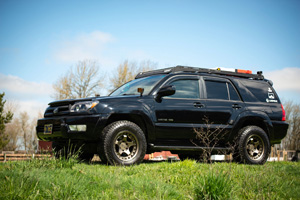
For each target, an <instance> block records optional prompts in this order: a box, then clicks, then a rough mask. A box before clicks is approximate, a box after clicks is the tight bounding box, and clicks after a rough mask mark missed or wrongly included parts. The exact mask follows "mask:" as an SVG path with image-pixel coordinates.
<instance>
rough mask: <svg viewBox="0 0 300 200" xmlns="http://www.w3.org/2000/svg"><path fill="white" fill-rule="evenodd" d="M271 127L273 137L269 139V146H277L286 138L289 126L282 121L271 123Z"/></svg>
mask: <svg viewBox="0 0 300 200" xmlns="http://www.w3.org/2000/svg"><path fill="white" fill-rule="evenodd" d="M272 125H273V137H272V138H270V142H271V144H279V143H280V142H281V140H282V139H283V138H284V137H285V136H286V134H287V131H288V128H289V124H288V123H287V122H283V121H272Z"/></svg>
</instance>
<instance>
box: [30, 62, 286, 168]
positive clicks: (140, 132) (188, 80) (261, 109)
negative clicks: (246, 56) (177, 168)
mask: <svg viewBox="0 0 300 200" xmlns="http://www.w3.org/2000/svg"><path fill="white" fill-rule="evenodd" d="M207 122H209V123H210V126H209V127H210V128H211V129H213V130H214V129H219V130H222V131H224V133H225V134H222V136H223V138H220V139H219V141H218V144H214V146H213V148H214V149H218V150H219V149H223V150H228V151H230V150H231V153H233V158H234V159H235V160H236V161H239V162H243V163H248V164H264V163H265V162H266V160H267V158H268V156H269V153H270V146H271V145H273V144H278V143H280V141H281V139H283V138H284V137H285V135H286V133H287V129H288V124H287V123H286V122H285V111H284V109H283V106H282V105H281V103H280V100H279V97H278V96H277V94H276V92H275V90H274V88H273V87H272V82H271V81H270V80H267V79H265V78H264V77H263V75H262V72H258V73H257V74H252V72H249V71H244V70H236V71H234V72H229V71H224V70H212V69H203V68H195V67H185V66H176V67H171V68H166V69H160V70H153V71H149V72H142V73H139V74H138V75H137V76H136V78H135V80H132V81H130V82H128V83H126V84H124V85H122V86H121V87H119V88H118V89H116V90H115V91H114V92H112V93H111V94H110V95H109V96H107V97H91V98H85V99H69V100H61V101H54V102H51V103H49V107H48V108H47V109H46V111H45V114H44V118H43V119H39V120H38V124H37V127H36V131H37V136H38V138H39V139H40V140H45V141H53V143H52V146H53V149H54V150H55V151H57V152H60V151H61V150H62V149H64V148H67V147H68V146H69V145H70V144H71V145H73V146H77V147H81V151H82V154H81V155H80V157H81V158H82V159H86V160H89V159H91V158H92V157H93V156H94V154H98V155H99V157H100V159H101V160H102V161H103V162H108V163H110V164H117V165H131V164H136V163H140V162H141V161H142V160H143V158H144V156H145V154H146V153H151V152H155V151H161V150H169V151H171V152H173V153H177V154H179V156H180V157H187V156H190V157H193V156H196V155H200V154H201V152H203V149H205V148H212V147H208V146H205V145H203V144H201V140H199V141H198V140H197V139H196V135H197V134H196V133H195V129H197V128H198V129H199V128H207ZM198 139H199V138H198ZM228 144H235V145H234V147H235V148H234V150H233V152H232V148H229V147H228ZM61 152H62V151H61Z"/></svg>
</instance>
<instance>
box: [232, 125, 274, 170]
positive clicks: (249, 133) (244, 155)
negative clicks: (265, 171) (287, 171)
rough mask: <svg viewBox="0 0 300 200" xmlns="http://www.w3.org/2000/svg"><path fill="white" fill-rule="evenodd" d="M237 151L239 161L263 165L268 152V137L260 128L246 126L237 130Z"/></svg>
mask: <svg viewBox="0 0 300 200" xmlns="http://www.w3.org/2000/svg"><path fill="white" fill-rule="evenodd" d="M237 151H238V153H239V156H237V155H235V156H237V157H236V158H235V159H238V160H239V161H240V163H245V164H259V165H263V164H264V163H265V162H266V161H267V159H268V156H269V154H270V142H269V138H268V136H267V134H266V133H265V131H264V130H263V129H262V128H260V127H257V126H246V127H244V128H242V129H241V130H240V131H239V138H238V148H237Z"/></svg>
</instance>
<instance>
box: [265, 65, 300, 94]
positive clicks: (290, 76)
mask: <svg viewBox="0 0 300 200" xmlns="http://www.w3.org/2000/svg"><path fill="white" fill-rule="evenodd" d="M299 76H300V68H296V67H289V68H284V69H280V70H275V71H269V72H266V73H265V77H266V78H267V79H270V80H272V81H273V83H274V88H275V89H276V90H277V91H293V92H297V93H300V77H299Z"/></svg>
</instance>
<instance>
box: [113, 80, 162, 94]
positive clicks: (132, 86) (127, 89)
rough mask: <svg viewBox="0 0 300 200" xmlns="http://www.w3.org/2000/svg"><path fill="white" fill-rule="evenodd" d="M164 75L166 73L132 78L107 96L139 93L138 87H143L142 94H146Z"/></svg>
mask: <svg viewBox="0 0 300 200" xmlns="http://www.w3.org/2000/svg"><path fill="white" fill-rule="evenodd" d="M165 76H166V75H154V76H148V77H144V78H139V79H135V80H132V81H130V82H128V83H125V84H124V85H122V86H121V87H119V88H118V89H116V90H115V91H114V92H113V93H111V94H110V95H109V96H121V95H139V93H138V91H137V89H138V88H144V95H148V94H149V93H150V92H151V90H152V89H153V88H154V86H155V85H156V84H157V83H158V82H159V81H160V80H161V79H163V78H164V77H165Z"/></svg>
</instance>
